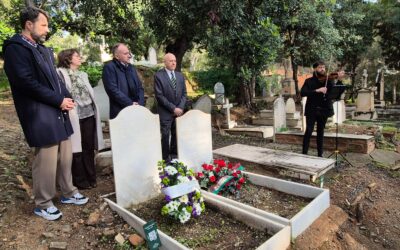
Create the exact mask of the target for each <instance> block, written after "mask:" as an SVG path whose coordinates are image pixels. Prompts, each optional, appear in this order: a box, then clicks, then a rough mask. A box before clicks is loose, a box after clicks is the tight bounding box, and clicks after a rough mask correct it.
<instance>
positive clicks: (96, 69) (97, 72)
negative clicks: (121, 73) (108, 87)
mask: <svg viewBox="0 0 400 250" xmlns="http://www.w3.org/2000/svg"><path fill="white" fill-rule="evenodd" d="M80 70H81V71H83V72H86V73H87V74H88V77H89V82H90V85H92V87H96V86H97V84H98V83H99V80H100V79H101V74H102V72H103V65H100V66H91V65H84V66H81V68H80Z"/></svg>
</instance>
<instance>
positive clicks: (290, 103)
mask: <svg viewBox="0 0 400 250" xmlns="http://www.w3.org/2000/svg"><path fill="white" fill-rule="evenodd" d="M285 111H286V113H289V114H294V113H295V112H296V104H295V103H294V100H293V98H289V99H287V101H286V106H285Z"/></svg>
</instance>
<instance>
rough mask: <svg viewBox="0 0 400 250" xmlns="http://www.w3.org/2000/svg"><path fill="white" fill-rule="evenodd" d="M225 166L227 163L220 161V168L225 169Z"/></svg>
mask: <svg viewBox="0 0 400 250" xmlns="http://www.w3.org/2000/svg"><path fill="white" fill-rule="evenodd" d="M225 166H226V163H225V161H224V160H220V161H219V162H218V167H220V168H223V167H225Z"/></svg>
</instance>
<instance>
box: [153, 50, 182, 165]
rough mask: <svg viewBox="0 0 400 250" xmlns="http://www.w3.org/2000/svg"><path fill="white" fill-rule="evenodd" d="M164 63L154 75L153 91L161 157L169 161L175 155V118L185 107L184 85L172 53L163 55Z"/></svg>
mask: <svg viewBox="0 0 400 250" xmlns="http://www.w3.org/2000/svg"><path fill="white" fill-rule="evenodd" d="M164 64H165V68H163V69H161V70H159V71H158V72H157V73H156V74H155V75H154V93H155V96H156V99H157V104H158V105H157V107H158V114H159V116H160V125H161V146H162V157H163V160H165V161H170V160H171V158H175V157H176V156H177V149H176V125H175V119H176V117H179V116H181V115H182V114H183V110H184V108H185V103H186V85H185V78H184V77H183V75H182V73H180V72H176V71H175V68H176V58H175V56H174V55H173V54H171V53H167V54H166V55H165V56H164ZM170 138H171V140H170Z"/></svg>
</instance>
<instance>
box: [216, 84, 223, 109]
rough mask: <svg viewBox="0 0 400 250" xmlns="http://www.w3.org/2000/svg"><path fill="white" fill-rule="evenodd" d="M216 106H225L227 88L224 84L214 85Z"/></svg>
mask: <svg viewBox="0 0 400 250" xmlns="http://www.w3.org/2000/svg"><path fill="white" fill-rule="evenodd" d="M214 93H215V104H217V105H223V104H224V103H225V87H224V85H223V84H222V82H217V83H216V84H215V85H214Z"/></svg>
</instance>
